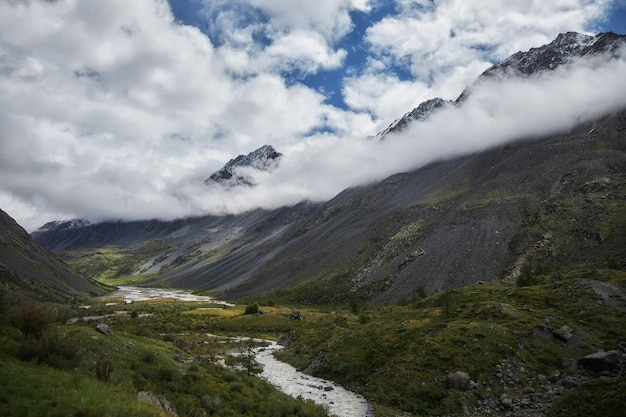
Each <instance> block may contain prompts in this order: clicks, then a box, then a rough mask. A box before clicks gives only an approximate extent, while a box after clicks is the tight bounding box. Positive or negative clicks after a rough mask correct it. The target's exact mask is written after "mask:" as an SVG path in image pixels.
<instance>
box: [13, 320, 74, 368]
mask: <svg viewBox="0 0 626 417" xmlns="http://www.w3.org/2000/svg"><path fill="white" fill-rule="evenodd" d="M79 353H80V349H79V342H78V341H77V340H75V339H73V338H72V337H69V336H61V335H59V334H58V333H57V332H56V331H52V330H50V331H47V332H46V333H43V334H40V335H38V336H37V337H35V336H33V335H30V336H28V337H25V338H24V339H23V340H22V342H21V343H20V347H19V353H18V355H19V359H21V360H22V361H34V362H36V363H38V364H41V363H45V364H46V365H48V366H52V367H54V368H58V369H70V368H73V367H75V366H77V364H78V361H79V359H80V355H79Z"/></svg>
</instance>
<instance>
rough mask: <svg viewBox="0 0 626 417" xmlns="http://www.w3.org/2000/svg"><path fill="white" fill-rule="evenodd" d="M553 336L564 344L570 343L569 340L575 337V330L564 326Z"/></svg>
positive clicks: (554, 332) (553, 333)
mask: <svg viewBox="0 0 626 417" xmlns="http://www.w3.org/2000/svg"><path fill="white" fill-rule="evenodd" d="M552 335H553V336H554V337H555V338H556V339H559V340H560V341H562V342H566V343H567V342H569V340H570V339H571V338H572V337H574V329H572V328H571V327H569V326H562V327H560V328H558V329H556V330H555V331H553V332H552Z"/></svg>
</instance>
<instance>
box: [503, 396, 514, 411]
mask: <svg viewBox="0 0 626 417" xmlns="http://www.w3.org/2000/svg"><path fill="white" fill-rule="evenodd" d="M500 404H502V405H503V406H504V407H506V408H511V407H512V406H513V400H512V399H511V397H509V396H508V395H507V394H502V395H501V396H500Z"/></svg>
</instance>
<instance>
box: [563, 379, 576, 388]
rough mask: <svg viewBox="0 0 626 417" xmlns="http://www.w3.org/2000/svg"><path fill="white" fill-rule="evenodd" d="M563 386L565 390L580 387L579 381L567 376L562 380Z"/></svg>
mask: <svg viewBox="0 0 626 417" xmlns="http://www.w3.org/2000/svg"><path fill="white" fill-rule="evenodd" d="M561 385H562V386H563V387H565V388H574V387H577V386H578V380H577V379H576V378H574V377H573V376H566V377H565V378H563V379H562V380H561Z"/></svg>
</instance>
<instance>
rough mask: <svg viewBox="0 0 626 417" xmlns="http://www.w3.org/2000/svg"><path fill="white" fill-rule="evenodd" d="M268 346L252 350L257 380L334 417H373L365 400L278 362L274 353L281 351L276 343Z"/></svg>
mask: <svg viewBox="0 0 626 417" xmlns="http://www.w3.org/2000/svg"><path fill="white" fill-rule="evenodd" d="M268 342H269V343H270V345H269V346H268V347H265V348H256V349H255V353H256V360H257V362H259V363H260V364H261V365H263V372H262V373H261V377H262V378H264V379H265V380H267V381H268V382H269V383H270V384H272V385H274V386H275V387H276V388H278V389H279V390H281V391H282V392H284V393H285V394H288V395H290V396H292V397H296V398H297V397H302V398H304V399H308V400H312V401H313V402H315V403H317V404H321V405H325V406H327V407H328V411H330V413H331V414H333V415H336V416H337V417H366V416H373V414H372V413H371V411H370V408H369V405H368V404H367V401H366V400H365V398H363V397H362V396H360V395H358V394H355V393H353V392H351V391H348V390H346V389H345V388H343V387H341V386H340V385H337V384H335V383H334V382H331V381H327V380H325V379H321V378H316V377H314V376H309V375H306V374H304V373H302V372H300V371H298V370H297V369H296V368H294V367H293V366H291V365H289V364H287V363H284V362H281V361H279V360H278V359H276V358H275V357H274V352H276V351H277V350H280V349H282V348H283V347H282V346H281V345H279V344H278V343H276V342H271V341H268ZM331 388H332V389H331Z"/></svg>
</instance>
